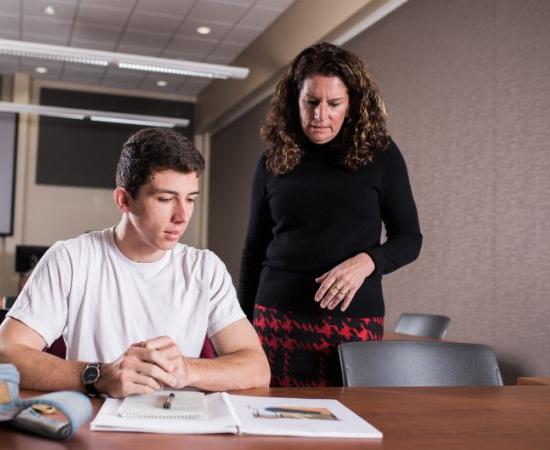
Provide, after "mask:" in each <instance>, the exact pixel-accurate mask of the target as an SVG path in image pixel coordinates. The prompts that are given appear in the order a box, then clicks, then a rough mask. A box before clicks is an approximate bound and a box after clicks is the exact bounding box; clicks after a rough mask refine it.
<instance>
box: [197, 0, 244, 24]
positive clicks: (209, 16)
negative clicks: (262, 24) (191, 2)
mask: <svg viewBox="0 0 550 450" xmlns="http://www.w3.org/2000/svg"><path fill="white" fill-rule="evenodd" d="M248 9H249V7H248V6H246V5H241V4H229V3H219V2H216V1H213V0H199V2H198V3H197V4H196V5H195V7H194V8H193V9H192V10H191V12H190V13H189V16H188V18H189V19H193V20H197V21H199V22H200V21H202V20H212V21H215V22H224V23H230V24H233V23H235V22H237V21H238V20H239V19H240V18H241V17H243V16H244V15H245V14H246V12H247V11H248Z"/></svg>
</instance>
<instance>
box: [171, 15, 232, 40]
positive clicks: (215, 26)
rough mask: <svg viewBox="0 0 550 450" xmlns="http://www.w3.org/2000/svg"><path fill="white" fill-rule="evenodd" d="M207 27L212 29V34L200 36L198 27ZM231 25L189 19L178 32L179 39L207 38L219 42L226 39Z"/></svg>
mask: <svg viewBox="0 0 550 450" xmlns="http://www.w3.org/2000/svg"><path fill="white" fill-rule="evenodd" d="M200 26H207V27H210V30H211V32H210V34H207V35H200V34H199V33H197V27H200ZM231 26H232V25H231V24H228V23H223V22H212V21H207V20H200V21H198V20H194V19H187V20H186V21H185V22H184V23H183V25H182V26H181V27H180V29H179V30H178V32H177V37H191V38H200V37H205V38H208V39H211V40H217V39H221V38H223V37H225V35H226V34H227V32H228V31H229V30H230V29H231Z"/></svg>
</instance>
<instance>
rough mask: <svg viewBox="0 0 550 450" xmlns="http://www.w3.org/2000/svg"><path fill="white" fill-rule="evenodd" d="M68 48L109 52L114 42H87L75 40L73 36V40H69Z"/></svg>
mask: <svg viewBox="0 0 550 450" xmlns="http://www.w3.org/2000/svg"><path fill="white" fill-rule="evenodd" d="M70 46H71V47H78V48H86V49H92V50H103V51H106V52H111V51H113V50H114V48H115V41H94V40H87V39H76V38H75V37H74V34H73V38H72V39H71V43H70Z"/></svg>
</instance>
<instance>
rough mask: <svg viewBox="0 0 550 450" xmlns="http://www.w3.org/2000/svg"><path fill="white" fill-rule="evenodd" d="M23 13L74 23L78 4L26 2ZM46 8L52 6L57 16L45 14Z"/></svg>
mask: <svg viewBox="0 0 550 450" xmlns="http://www.w3.org/2000/svg"><path fill="white" fill-rule="evenodd" d="M0 3H2V2H0ZM22 4H23V13H24V14H25V15H26V16H35V17H45V18H51V19H57V20H67V21H72V20H73V19H74V13H75V11H76V5H77V2H74V1H59V0H48V1H44V0H24V1H23V2H22ZM46 6H52V7H53V9H54V10H55V15H53V16H48V15H46V14H45V13H44V8H45V7H46Z"/></svg>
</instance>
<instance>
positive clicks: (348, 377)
mask: <svg viewBox="0 0 550 450" xmlns="http://www.w3.org/2000/svg"><path fill="white" fill-rule="evenodd" d="M338 351H339V356H340V366H341V368H342V379H343V380H344V386H502V377H501V375H500V370H499V367H498V364H497V360H496V356H495V353H494V352H493V349H492V348H491V347H489V346H487V345H481V344H461V343H456V342H437V341H367V342H348V343H345V344H341V345H340V346H339V348H338Z"/></svg>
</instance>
